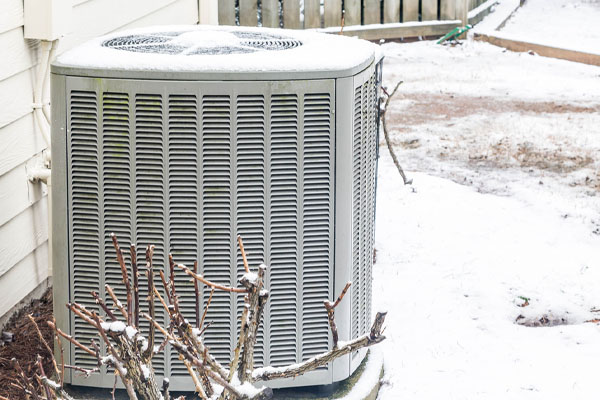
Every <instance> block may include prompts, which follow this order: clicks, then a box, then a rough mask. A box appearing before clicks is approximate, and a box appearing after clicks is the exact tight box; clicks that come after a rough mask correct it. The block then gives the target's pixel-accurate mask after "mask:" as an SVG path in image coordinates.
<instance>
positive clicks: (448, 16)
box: [218, 0, 490, 31]
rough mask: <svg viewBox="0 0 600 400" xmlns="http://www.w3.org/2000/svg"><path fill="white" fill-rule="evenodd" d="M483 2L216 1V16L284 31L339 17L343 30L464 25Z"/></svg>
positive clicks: (332, 22)
mask: <svg viewBox="0 0 600 400" xmlns="http://www.w3.org/2000/svg"><path fill="white" fill-rule="evenodd" d="M484 2H485V0H219V3H218V15H219V24H220V25H242V26H265V27H271V28H287V29H303V28H304V29H310V28H328V27H339V26H341V25H342V16H343V19H344V27H352V26H359V25H372V24H384V25H385V24H399V23H411V22H419V21H420V22H430V21H448V22H450V21H452V22H456V21H458V22H459V23H461V22H462V24H463V25H464V24H466V23H467V18H468V17H467V13H468V12H469V11H470V10H472V9H474V8H476V7H478V6H480V5H481V4H482V3H484ZM488 2H490V0H488ZM459 23H455V24H454V25H459ZM411 25H415V24H414V23H413V24H411ZM436 25H440V24H436ZM441 25H444V24H441ZM450 25H452V24H450ZM364 29H365V28H362V29H361V30H364ZM379 29H381V28H379ZM443 29H446V26H444V27H443ZM351 31H354V29H351Z"/></svg>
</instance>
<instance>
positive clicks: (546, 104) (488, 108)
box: [389, 93, 600, 132]
mask: <svg viewBox="0 0 600 400" xmlns="http://www.w3.org/2000/svg"><path fill="white" fill-rule="evenodd" d="M402 100H409V102H408V104H407V105H406V107H404V108H403V109H402V111H401V112H399V111H398V110H397V109H396V110H394V108H391V109H390V113H389V118H390V125H392V126H394V128H395V129H397V130H399V131H401V132H402V131H407V130H408V128H407V126H415V125H421V124H427V123H431V122H432V119H433V120H436V119H437V120H442V119H448V118H462V117H466V116H469V115H473V114H478V115H486V114H488V115H489V114H500V113H509V112H515V113H521V114H541V113H553V114H562V113H598V112H600V104H598V105H595V106H587V107H586V106H577V105H573V104H561V103H556V102H552V101H542V102H534V101H523V100H508V99H507V100H502V99H498V98H495V97H486V96H480V97H473V96H461V95H456V94H433V93H408V94H398V95H397V99H395V101H402ZM448 123H449V124H451V123H452V121H448Z"/></svg>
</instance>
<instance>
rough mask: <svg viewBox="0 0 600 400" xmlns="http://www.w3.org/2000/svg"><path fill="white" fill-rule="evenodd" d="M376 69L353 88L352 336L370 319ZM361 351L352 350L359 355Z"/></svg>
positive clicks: (369, 321) (373, 233)
mask: <svg viewBox="0 0 600 400" xmlns="http://www.w3.org/2000/svg"><path fill="white" fill-rule="evenodd" d="M376 85H377V82H376V73H375V74H373V75H372V76H370V77H369V78H368V79H367V80H366V81H365V82H364V83H362V84H360V85H358V86H356V88H355V90H354V110H353V111H354V121H353V124H354V130H353V141H352V152H353V154H352V176H353V181H352V281H353V284H354V289H353V291H352V316H351V318H352V323H351V333H352V337H353V338H356V337H358V336H360V335H363V334H365V333H366V332H367V331H368V329H369V328H370V323H371V288H372V268H373V246H374V238H375V232H374V228H375V225H374V222H375V215H374V211H375V167H376V162H377V108H376V102H377V91H376ZM357 355H358V352H356V353H354V354H353V357H356V356H357Z"/></svg>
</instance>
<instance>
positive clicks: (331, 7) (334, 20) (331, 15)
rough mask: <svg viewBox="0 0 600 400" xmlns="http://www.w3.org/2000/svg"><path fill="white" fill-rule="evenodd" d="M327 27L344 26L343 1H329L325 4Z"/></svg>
mask: <svg viewBox="0 0 600 400" xmlns="http://www.w3.org/2000/svg"><path fill="white" fill-rule="evenodd" d="M324 23H325V26H326V27H327V26H340V25H341V24H342V0H327V1H326V2H325V18H324Z"/></svg>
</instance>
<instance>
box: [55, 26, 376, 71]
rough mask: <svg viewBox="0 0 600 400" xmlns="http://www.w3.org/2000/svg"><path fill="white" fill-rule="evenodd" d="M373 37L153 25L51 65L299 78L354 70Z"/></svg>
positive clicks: (367, 59)
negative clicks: (358, 37)
mask: <svg viewBox="0 0 600 400" xmlns="http://www.w3.org/2000/svg"><path fill="white" fill-rule="evenodd" d="M378 53H379V51H378V46H376V45H374V44H373V43H370V42H367V41H364V40H358V39H355V38H350V37H345V36H342V35H331V34H324V33H318V32H314V31H302V30H286V29H268V28H252V27H234V26H202V25H191V26H186V25H179V26H158V27H150V28H142V29H135V30H131V31H124V32H118V33H113V34H110V35H107V36H104V37H100V38H97V39H94V40H91V41H89V42H87V43H84V44H83V45H81V46H79V47H77V48H74V49H72V50H70V51H67V52H66V53H64V54H62V55H61V56H59V58H58V60H57V62H56V63H55V64H54V65H53V66H52V72H53V73H55V74H60V75H75V76H87V77H94V78H127V79H160V80H165V79H167V80H219V81H224V80H299V79H330V78H342V77H348V76H354V75H355V74H357V73H359V72H361V71H363V70H364V69H365V68H366V67H367V66H369V65H371V64H372V63H373V62H374V61H375V59H376V58H378Z"/></svg>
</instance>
